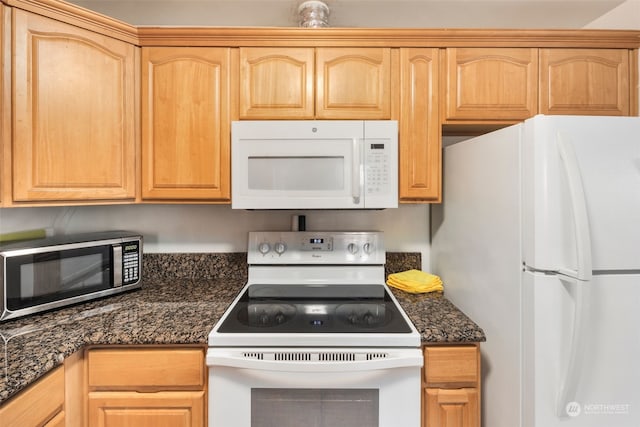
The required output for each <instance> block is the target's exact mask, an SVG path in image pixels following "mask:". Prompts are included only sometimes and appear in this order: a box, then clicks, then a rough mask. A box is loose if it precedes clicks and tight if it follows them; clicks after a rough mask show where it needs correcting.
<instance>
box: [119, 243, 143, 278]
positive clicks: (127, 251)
mask: <svg viewBox="0 0 640 427" xmlns="http://www.w3.org/2000/svg"><path fill="white" fill-rule="evenodd" d="M139 279H140V242H137V241H135V242H125V243H123V244H122V284H123V285H128V284H130V283H135V282H137V281H138V280H139Z"/></svg>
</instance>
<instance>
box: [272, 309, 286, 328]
mask: <svg viewBox="0 0 640 427" xmlns="http://www.w3.org/2000/svg"><path fill="white" fill-rule="evenodd" d="M275 320H276V323H277V324H278V325H282V324H283V323H284V321H285V320H287V318H286V317H285V315H284V313H282V312H281V311H279V312H278V313H277V314H276V316H275Z"/></svg>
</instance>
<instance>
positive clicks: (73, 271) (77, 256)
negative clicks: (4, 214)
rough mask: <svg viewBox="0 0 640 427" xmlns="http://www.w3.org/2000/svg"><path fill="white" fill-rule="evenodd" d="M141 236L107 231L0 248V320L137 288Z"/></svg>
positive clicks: (56, 237)
mask: <svg viewBox="0 0 640 427" xmlns="http://www.w3.org/2000/svg"><path fill="white" fill-rule="evenodd" d="M141 278H142V236H141V235H139V234H136V233H133V232H128V231H105V232H96V233H83V234H72V235H61V236H53V237H47V238H44V239H36V240H27V241H21V242H13V243H6V244H2V245H0V280H1V281H2V282H1V284H0V285H1V286H0V297H1V298H0V321H3V320H7V319H12V318H16V317H21V316H26V315H29V314H33V313H38V312H41V311H45V310H51V309H55V308H60V307H64V306H67V305H70V304H75V303H78V302H83V301H88V300H91V299H95V298H100V297H104V296H107V295H112V294H117V293H120V292H124V291H126V290H130V289H135V288H139V287H140V282H141Z"/></svg>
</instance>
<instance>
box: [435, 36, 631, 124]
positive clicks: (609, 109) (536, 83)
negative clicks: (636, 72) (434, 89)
mask: <svg viewBox="0 0 640 427" xmlns="http://www.w3.org/2000/svg"><path fill="white" fill-rule="evenodd" d="M632 57H633V53H632V51H631V50H629V49H582V48H576V49H566V48H448V49H446V58H447V59H446V67H445V68H446V74H445V78H446V83H445V84H444V85H443V86H444V90H443V94H442V100H443V103H444V108H443V117H442V120H443V123H445V124H455V123H460V122H469V123H473V122H474V121H475V122H479V121H489V122H491V121H493V122H497V123H499V122H500V121H506V122H507V123H508V122H514V121H520V120H524V119H526V118H529V117H532V116H534V115H536V114H575V115H617V116H628V115H630V114H634V109H635V108H634V107H633V106H632V105H631V99H632V98H633V92H632V91H633V88H632V87H631V86H632V85H631V84H630V81H631V72H632V71H631V68H630V59H631V58H632Z"/></svg>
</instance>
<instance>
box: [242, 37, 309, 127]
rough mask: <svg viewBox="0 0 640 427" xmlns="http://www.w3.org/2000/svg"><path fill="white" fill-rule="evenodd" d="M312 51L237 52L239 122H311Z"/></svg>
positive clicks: (260, 50) (246, 49)
mask: <svg viewBox="0 0 640 427" xmlns="http://www.w3.org/2000/svg"><path fill="white" fill-rule="evenodd" d="M314 52H315V50H314V49H313V48H305V47H302V48H276V47H256V48H250V47H248V48H240V118H241V119H278V118H283V119H284V118H286V119H312V118H313V117H314V109H313V103H314V64H313V61H314Z"/></svg>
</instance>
